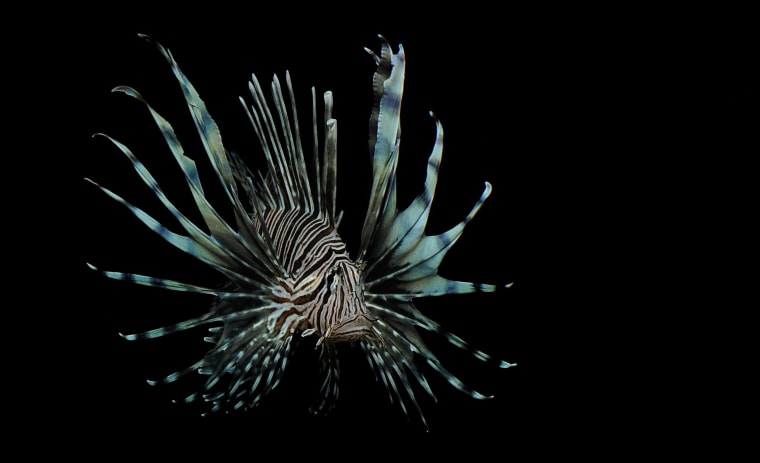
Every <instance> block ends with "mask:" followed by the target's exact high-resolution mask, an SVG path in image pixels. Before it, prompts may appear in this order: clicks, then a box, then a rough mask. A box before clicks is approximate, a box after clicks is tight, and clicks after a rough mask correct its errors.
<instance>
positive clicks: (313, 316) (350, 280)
mask: <svg viewBox="0 0 760 463" xmlns="http://www.w3.org/2000/svg"><path fill="white" fill-rule="evenodd" d="M259 228H264V229H267V230H270V231H271V235H272V236H273V237H275V238H274V239H273V242H272V245H273V248H274V249H275V251H276V253H277V255H278V256H281V259H282V263H283V266H284V268H285V271H286V274H287V275H288V277H287V278H284V279H282V280H281V281H280V282H278V284H277V285H276V286H274V287H273V288H272V297H271V299H272V301H274V302H276V303H277V304H280V305H281V306H282V307H289V308H290V310H289V311H288V312H287V313H286V314H284V315H282V316H280V319H279V320H278V322H277V324H276V326H275V329H276V331H278V332H283V333H284V335H286V336H289V335H292V334H294V333H301V335H302V336H308V335H311V334H316V335H317V336H319V340H318V341H317V345H320V344H322V342H324V341H325V340H328V341H330V342H339V341H357V340H359V339H361V338H362V337H363V336H365V335H367V334H370V333H371V329H370V328H371V326H372V323H371V319H370V314H369V311H368V309H367V306H366V304H365V303H364V289H363V274H362V270H361V268H360V266H358V265H357V264H356V263H355V262H353V261H352V260H351V257H350V256H349V254H348V251H347V250H346V244H345V242H344V241H343V240H342V239H341V237H340V236H339V235H338V232H337V230H336V229H335V228H334V227H333V226H332V225H330V224H329V222H328V221H326V220H324V218H321V217H319V216H310V215H307V214H304V213H303V212H302V211H300V210H298V209H292V210H278V211H271V212H269V213H265V214H264V227H259ZM280 325H282V326H280ZM282 328H284V329H282Z"/></svg>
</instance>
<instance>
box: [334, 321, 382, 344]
mask: <svg viewBox="0 0 760 463" xmlns="http://www.w3.org/2000/svg"><path fill="white" fill-rule="evenodd" d="M374 321H375V319H373V318H370V317H369V316H368V315H366V314H357V315H355V316H353V317H351V318H349V319H347V320H343V321H341V322H340V323H336V324H334V325H332V326H331V327H330V329H329V330H328V334H326V335H325V338H329V339H330V340H331V341H333V342H345V341H357V340H359V339H361V338H363V337H364V336H366V335H367V334H370V333H372V324H373V322H374Z"/></svg>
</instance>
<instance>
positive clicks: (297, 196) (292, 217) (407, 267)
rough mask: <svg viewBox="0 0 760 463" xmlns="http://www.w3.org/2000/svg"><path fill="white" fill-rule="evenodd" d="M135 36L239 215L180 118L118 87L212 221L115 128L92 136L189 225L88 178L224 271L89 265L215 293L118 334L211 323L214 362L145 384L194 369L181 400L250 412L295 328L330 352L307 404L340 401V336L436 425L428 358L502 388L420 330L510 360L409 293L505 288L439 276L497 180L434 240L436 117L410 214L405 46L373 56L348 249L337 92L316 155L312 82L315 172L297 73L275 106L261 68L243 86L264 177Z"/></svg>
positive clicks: (322, 409) (276, 92)
mask: <svg viewBox="0 0 760 463" xmlns="http://www.w3.org/2000/svg"><path fill="white" fill-rule="evenodd" d="M140 36H141V37H142V38H144V39H146V40H148V41H150V42H152V43H153V44H154V45H155V46H156V47H157V48H158V50H159V51H160V53H161V54H162V55H163V57H164V58H165V59H166V60H167V61H168V63H169V66H170V67H171V70H172V72H173V74H174V76H175V77H176V79H177V81H178V83H179V86H180V87H181V89H182V92H183V94H184V98H185V101H186V103H187V107H188V109H189V111H190V114H191V116H192V120H193V121H194V125H195V128H196V129H197V132H198V135H199V137H200V140H201V142H202V145H203V148H204V150H205V153H206V155H207V156H208V160H209V162H210V165H211V167H212V168H213V172H214V173H215V175H216V178H217V179H218V181H219V183H220V184H221V187H222V189H223V192H224V196H226V200H227V201H229V205H228V206H231V210H232V214H233V215H234V224H232V223H230V222H229V221H227V220H225V219H224V218H223V217H222V215H221V214H220V212H219V209H218V208H217V207H216V206H214V205H213V204H211V203H210V201H209V199H208V198H207V196H206V195H205V194H204V188H203V185H202V184H201V181H200V176H199V171H198V168H197V167H196V163H195V161H194V160H193V159H191V158H190V157H188V156H187V155H185V153H184V150H183V147H182V145H181V144H180V142H179V140H178V137H177V135H176V134H175V131H174V129H173V127H172V125H171V124H170V123H169V122H168V121H167V120H166V119H164V118H163V117H162V116H161V115H160V114H159V113H158V112H157V111H156V110H154V109H153V107H151V106H150V105H149V104H148V103H147V101H146V100H145V99H143V97H142V96H141V95H140V94H139V93H138V92H137V91H136V90H134V89H133V88H131V87H127V86H118V87H115V88H114V89H113V91H114V92H121V93H124V94H126V95H129V96H131V97H133V98H135V99H137V100H139V101H140V102H142V103H143V104H144V105H145V106H146V107H147V109H148V111H149V112H150V115H151V116H152V119H153V120H154V121H155V123H156V124H157V125H158V127H159V129H160V131H161V133H162V135H163V138H164V139H165V141H166V144H167V145H168V148H169V150H170V151H171V153H172V155H173V156H174V159H175V160H176V162H177V163H178V164H179V167H180V168H181V170H182V172H183V173H184V178H185V180H186V182H187V186H188V187H189V189H190V192H191V193H192V197H193V199H194V202H195V205H196V206H197V208H198V211H199V212H200V215H201V217H202V220H203V224H204V225H205V230H204V229H203V228H202V227H201V226H199V225H198V224H196V223H194V222H193V221H191V220H190V219H189V218H188V217H187V216H186V215H185V214H184V213H183V212H182V211H180V210H179V209H178V208H177V207H176V206H175V204H174V203H172V201H171V200H170V199H169V198H168V197H167V195H166V194H165V193H164V191H163V190H162V188H161V186H160V185H159V183H158V182H157V181H156V179H155V178H154V177H153V175H151V173H150V172H149V170H148V169H147V168H146V167H145V166H144V165H143V164H142V163H141V162H140V161H139V160H138V159H137V157H136V156H135V155H134V154H133V153H132V151H131V150H130V149H129V148H128V147H127V146H125V145H124V144H122V143H120V142H119V141H117V140H115V139H113V138H111V137H110V136H108V135H105V134H102V133H98V134H96V135H99V136H103V137H105V138H107V139H108V140H110V142H111V143H113V144H114V145H115V146H116V147H117V148H118V149H119V150H120V151H121V152H122V153H123V154H124V155H126V156H127V158H129V161H131V165H132V167H133V168H134V169H135V171H136V172H137V174H138V175H139V177H140V178H141V179H142V181H143V182H144V183H145V184H146V185H147V186H148V188H150V190H151V191H152V192H153V194H155V196H156V197H157V198H158V199H159V200H160V201H161V203H162V204H163V205H164V206H165V207H166V208H167V209H168V211H169V212H170V213H171V215H172V216H173V217H174V218H175V219H176V220H177V222H178V223H179V224H180V225H181V227H182V228H183V229H184V231H185V234H179V233H175V232H173V231H171V230H169V229H168V228H167V227H166V226H164V225H162V224H161V223H159V222H158V221H157V220H155V219H154V218H153V217H151V216H150V215H149V214H148V213H146V212H145V211H143V210H142V209H140V208H138V207H137V206H135V205H133V204H131V203H129V202H127V201H126V200H125V199H123V198H122V197H121V196H119V195H118V194H116V193H114V192H112V191H111V190H109V189H107V188H105V187H102V186H100V185H98V184H97V183H95V182H94V181H92V180H90V179H86V180H88V181H89V182H91V183H93V184H94V185H95V186H97V187H98V188H100V189H101V190H102V191H103V192H104V193H105V194H106V195H108V196H109V197H111V198H113V199H114V200H116V201H117V202H118V203H120V204H122V205H124V206H126V208H128V209H129V211H131V212H132V213H133V214H134V215H135V216H136V217H137V218H138V219H139V220H140V221H141V222H142V223H143V224H145V225H146V226H147V227H148V228H150V229H151V230H152V231H154V232H155V233H157V234H158V235H159V236H160V237H161V238H163V239H164V240H166V241H167V242H168V243H169V244H171V245H173V246H174V247H176V248H178V249H180V250H181V251H183V252H185V253H187V254H189V255H190V256H193V257H194V258H196V259H198V260H200V261H201V262H203V263H205V264H206V265H208V266H210V267H211V268H213V269H214V270H216V271H218V272H219V273H221V274H222V275H224V277H226V280H227V281H226V283H225V285H224V286H223V287H222V288H221V289H219V288H211V287H205V286H199V285H195V284H189V283H184V282H180V281H176V280H170V279H164V278H156V277H152V276H145V275H138V274H132V273H122V272H115V271H102V270H98V269H97V268H96V267H95V266H93V265H91V264H89V263H88V264H87V265H88V266H89V267H90V268H91V269H93V270H96V271H98V272H100V273H102V274H103V275H105V276H106V277H109V278H113V279H116V280H124V281H129V282H131V283H136V284H140V285H146V286H152V287H159V288H165V289H169V290H174V291H184V292H191V293H198V294H204V295H210V296H213V300H214V302H213V304H212V306H211V308H210V310H209V311H208V312H207V313H205V314H204V315H202V316H199V317H197V318H191V319H189V320H185V321H182V322H179V323H176V324H173V325H170V326H165V327H161V328H156V329H153V330H150V331H146V332H143V333H138V334H126V335H124V334H121V333H120V336H122V337H123V338H124V339H126V340H129V341H133V340H140V339H151V338H157V337H160V336H165V335H169V334H172V333H177V332H180V331H184V330H189V329H192V328H196V327H201V326H203V327H207V328H208V336H206V337H204V340H205V341H207V342H209V343H211V344H212V345H213V347H212V348H210V349H209V350H208V351H207V353H206V354H205V355H204V356H203V358H201V359H200V360H198V361H196V362H195V363H193V364H191V365H189V366H187V367H186V368H184V369H182V370H179V371H176V372H174V373H171V374H170V375H168V376H166V377H165V378H163V379H161V380H159V381H148V383H149V384H152V385H155V384H166V383H172V382H174V381H176V380H178V379H180V378H182V377H183V376H186V375H187V374H189V373H191V372H197V373H199V374H200V375H202V376H203V377H205V378H204V379H205V381H204V382H203V384H202V387H201V388H200V390H199V391H197V392H195V393H193V394H191V395H189V396H187V397H186V398H184V402H187V403H189V402H194V401H197V400H199V399H200V400H201V401H204V402H206V403H207V406H208V407H209V408H210V411H211V412H216V411H220V410H222V411H231V410H237V409H240V408H245V409H247V408H250V407H253V406H256V405H257V404H258V403H259V402H260V401H261V399H262V398H263V397H264V396H266V395H267V394H268V393H270V392H271V391H272V390H273V389H275V388H276V387H277V385H278V384H279V382H280V378H281V376H282V374H283V371H284V369H285V367H286V365H287V363H288V360H289V358H290V357H291V356H292V354H293V352H294V347H295V346H296V344H297V342H298V341H299V339H300V338H304V337H312V339H314V340H315V341H314V343H315V346H316V347H315V348H317V349H320V352H319V359H320V372H321V374H322V375H323V376H324V380H323V382H322V383H321V391H320V399H319V400H318V401H317V402H316V403H315V404H314V405H313V406H312V407H311V408H310V411H311V412H312V413H326V412H328V411H330V410H331V409H332V408H333V407H334V405H335V402H336V400H337V398H338V377H339V373H340V369H339V363H338V351H337V348H336V345H337V344H338V343H346V342H348V343H352V344H358V345H359V346H360V347H361V348H362V349H363V351H364V353H365V354H366V358H367V361H368V362H369V364H370V366H371V367H372V370H373V371H374V374H375V379H376V380H377V381H382V383H383V384H384V385H385V387H386V388H387V390H388V393H389V396H390V401H391V403H393V402H394V399H395V402H397V403H398V404H399V405H400V407H401V409H402V410H403V412H404V413H405V414H406V415H407V416H409V412H408V411H407V405H409V404H410V405H411V406H414V407H415V410H416V411H417V414H418V416H419V418H420V420H421V421H422V423H423V425H425V427H426V428H427V423H426V420H425V417H424V415H423V413H422V410H421V407H420V406H419V404H418V402H417V399H416V397H415V392H414V389H413V385H414V382H416V383H417V385H419V386H421V388H422V389H424V390H425V391H426V393H427V394H429V395H430V396H431V397H432V399H433V400H435V396H434V394H433V391H432V389H431V387H430V386H429V384H428V382H427V380H426V378H425V375H424V373H423V369H422V368H421V365H424V364H427V365H429V366H430V367H432V370H434V371H435V372H437V373H438V374H440V375H441V376H442V377H443V378H444V379H445V380H446V381H447V382H448V383H450V384H451V385H452V386H453V387H454V388H456V389H458V390H460V391H462V392H464V393H465V394H468V395H470V396H471V397H473V398H475V399H486V398H489V397H491V396H486V395H484V394H481V393H479V392H477V391H475V390H473V389H471V388H469V387H468V386H466V385H465V384H464V383H463V382H462V381H461V380H460V379H459V378H458V377H457V376H455V375H454V374H452V373H450V372H449V370H447V369H446V368H445V367H444V366H443V364H442V363H441V361H440V360H439V359H438V357H437V356H436V355H435V354H434V353H433V352H432V351H431V350H430V349H429V348H428V347H427V346H426V344H425V343H424V342H423V339H422V337H421V336H420V334H419V332H418V330H419V329H421V330H425V331H427V332H431V333H435V334H437V335H441V336H442V337H443V338H444V339H445V340H447V341H448V342H449V343H451V344H453V345H454V346H456V347H458V348H461V349H463V350H465V351H468V352H470V353H472V354H473V355H474V357H476V358H477V359H480V360H482V361H493V362H495V363H496V364H497V365H498V366H499V367H500V368H508V367H511V366H514V365H515V364H514V363H509V362H506V361H500V360H496V359H492V358H491V357H490V356H489V355H487V354H486V353H484V352H482V351H479V350H476V349H474V348H471V347H470V346H469V345H468V344H467V343H465V341H463V340H462V339H461V338H460V337H457V336H455V335H454V334H452V333H450V332H449V331H447V330H445V329H444V328H442V327H441V326H440V325H439V324H437V323H436V322H435V321H433V320H431V319H430V318H428V317H427V316H425V315H424V314H422V313H421V312H420V311H419V310H417V309H416V308H415V306H414V304H413V299H415V298H420V297H427V296H440V295H446V294H462V293H472V292H484V291H485V292H491V291H494V290H495V289H496V288H497V286H496V285H489V284H482V283H472V282H463V281H452V280H448V279H446V278H443V277H441V276H440V275H438V268H439V265H440V264H441V261H442V260H443V258H444V256H445V255H446V253H447V252H448V251H449V250H450V249H451V247H452V246H453V245H454V243H456V241H457V240H458V239H459V237H460V236H461V235H462V232H463V230H464V228H465V226H466V225H467V224H468V223H469V222H470V221H471V220H472V218H473V217H474V216H475V214H476V213H477V212H478V210H479V209H480V208H481V206H482V204H483V202H484V201H485V200H486V198H488V196H489V195H490V193H491V185H490V184H489V183H488V182H486V183H485V189H484V191H483V193H482V195H481V196H480V198H479V199H478V200H477V202H476V204H475V205H474V206H473V207H472V210H471V211H470V213H469V214H468V215H467V216H466V217H465V218H464V220H462V221H461V222H459V223H458V224H457V225H456V226H454V227H453V228H451V229H450V230H448V231H446V232H444V233H441V234H438V235H434V236H429V235H426V234H425V228H426V224H427V221H428V215H429V212H430V208H431V205H432V202H433V195H434V191H435V187H436V183H437V178H438V170H439V165H440V162H441V155H442V151H443V129H442V126H441V123H440V122H439V121H438V119H437V118H436V117H435V115H433V113H432V112H431V113H430V115H431V117H432V118H433V119H434V121H435V126H436V139H435V144H434V146H433V149H432V152H431V154H430V157H429V159H428V162H427V172H426V178H425V182H424V189H423V191H422V192H421V193H419V195H418V196H416V198H415V199H414V200H413V201H411V203H410V204H409V205H408V206H407V207H406V208H404V209H400V208H399V207H398V205H397V194H396V193H397V189H396V166H397V163H398V156H399V134H400V122H399V115H400V109H401V97H402V92H403V86H404V68H405V56H404V49H403V46H402V45H400V44H399V45H398V49H397V52H396V53H394V52H393V51H392V48H391V46H390V44H389V43H388V42H387V41H386V40H385V38H384V37H383V36H382V35H380V36H379V38H380V42H381V43H380V52H379V54H375V53H374V52H373V51H371V50H370V49H368V48H365V50H366V51H367V52H368V53H369V54H370V56H371V57H372V58H373V59H374V62H375V64H376V66H377V69H376V71H375V72H374V76H373V79H372V87H373V90H374V102H373V107H372V112H371V115H370V118H369V151H370V155H371V162H372V185H371V189H370V195H369V204H368V207H367V214H366V216H365V218H364V222H363V226H362V229H361V241H360V245H359V248H358V252H357V254H356V256H355V257H352V256H351V255H349V252H348V251H347V247H346V244H345V242H344V241H343V239H342V238H341V236H340V235H339V234H338V231H337V229H338V225H339V223H340V220H341V217H342V213H339V212H337V211H336V152H337V151H336V146H337V122H336V119H334V118H333V117H332V108H333V97H332V93H331V92H329V91H328V92H325V93H324V120H323V123H322V125H323V127H322V129H323V134H322V139H323V146H322V147H321V150H320V147H319V135H318V132H319V125H320V123H319V122H318V119H319V117H318V112H317V97H316V93H315V89H314V88H313V87H312V89H311V95H312V131H313V134H312V137H313V146H312V153H311V157H312V160H311V164H312V167H311V171H310V170H309V169H308V168H307V161H306V157H307V155H306V153H305V151H307V149H305V148H304V146H303V145H302V141H301V127H300V125H299V119H298V114H297V112H296V104H295V99H294V92H293V86H292V84H291V79H290V75H289V73H287V72H286V74H285V83H286V88H287V95H288V100H287V101H286V99H285V96H284V95H283V89H282V85H281V83H280V80H279V79H278V78H277V76H276V75H275V76H274V78H273V80H272V84H271V100H272V103H268V102H267V99H266V97H265V94H264V92H263V91H262V88H261V85H260V84H259V81H258V79H257V78H256V76H255V74H253V75H252V78H251V81H250V82H249V84H248V87H249V91H250V94H251V97H252V104H248V103H246V101H245V99H243V98H242V97H240V98H239V99H240V102H241V103H242V105H243V108H244V109H245V113H246V115H247V117H248V119H249V120H250V123H251V125H252V126H253V131H254V133H255V134H256V137H257V139H258V142H259V144H260V146H261V149H262V151H263V154H264V157H265V158H266V166H267V170H266V172H264V173H261V172H256V173H254V172H253V171H251V170H250V169H249V168H248V167H247V166H246V165H245V164H244V163H243V162H242V160H241V159H240V157H239V156H238V155H237V154H235V153H233V152H231V151H227V149H225V147H224V145H223V144H222V138H221V135H220V131H219V128H218V126H217V124H216V123H215V122H214V120H213V119H212V118H211V116H210V115H209V113H208V111H207V109H206V105H205V104H204V102H203V101H202V100H201V98H200V97H199V95H198V92H197V91H196V90H195V88H194V87H193V85H192V84H191V83H190V82H189V81H188V79H187V77H186V76H185V74H183V72H182V71H181V70H180V68H179V66H178V64H177V62H176V61H175V60H174V58H173V56H172V54H171V53H170V52H169V50H168V49H166V48H164V47H163V46H162V45H161V44H159V43H157V42H155V41H153V40H152V39H151V38H150V37H148V36H146V35H142V34H141V35H140ZM510 285H511V284H508V285H505V286H507V287H509V286H510ZM415 387H417V386H415Z"/></svg>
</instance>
